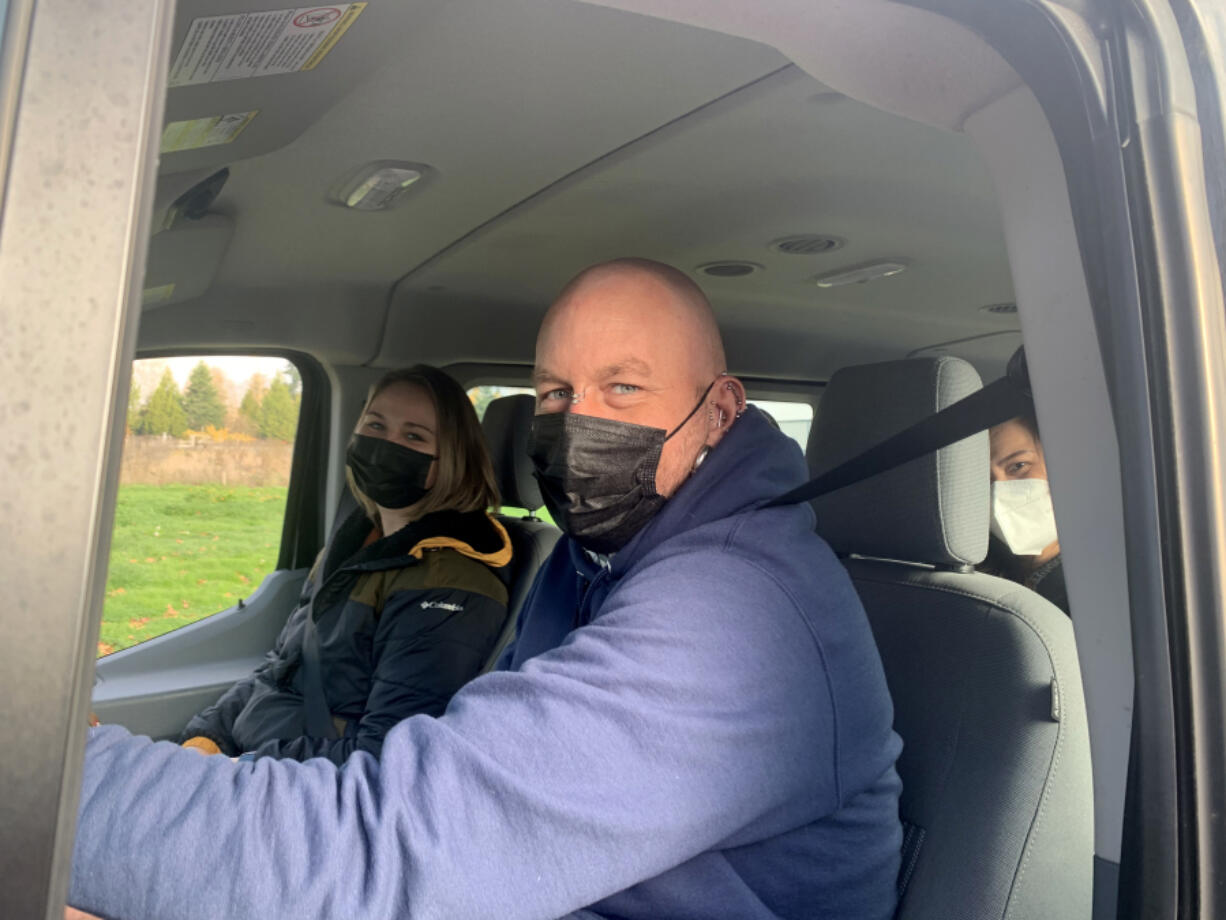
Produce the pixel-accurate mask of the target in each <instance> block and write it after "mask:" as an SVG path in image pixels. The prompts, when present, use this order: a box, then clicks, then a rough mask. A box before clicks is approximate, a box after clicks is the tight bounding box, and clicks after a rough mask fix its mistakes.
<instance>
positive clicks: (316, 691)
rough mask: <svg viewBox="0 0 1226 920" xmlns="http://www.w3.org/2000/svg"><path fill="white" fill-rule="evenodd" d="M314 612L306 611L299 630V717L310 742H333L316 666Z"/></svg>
mask: <svg viewBox="0 0 1226 920" xmlns="http://www.w3.org/2000/svg"><path fill="white" fill-rule="evenodd" d="M314 614H315V611H313V610H308V611H307V616H306V622H305V623H304V624H303V628H302V710H303V712H302V714H303V721H304V722H306V730H307V734H308V735H310V736H311V737H312V738H326V739H328V740H332V739H335V738H336V725H335V724H334V723H333V722H332V711H331V710H330V709H329V708H328V700H327V698H326V697H325V696H324V680H323V668H322V666H321V665H320V662H319V632H318V630H317V629H316V628H315V616H314Z"/></svg>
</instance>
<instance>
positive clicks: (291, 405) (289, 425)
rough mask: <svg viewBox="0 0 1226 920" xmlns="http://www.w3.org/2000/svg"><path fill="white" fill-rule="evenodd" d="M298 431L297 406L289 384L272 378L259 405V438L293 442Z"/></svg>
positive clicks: (278, 378)
mask: <svg viewBox="0 0 1226 920" xmlns="http://www.w3.org/2000/svg"><path fill="white" fill-rule="evenodd" d="M297 429H298V406H297V403H296V401H295V399H294V397H293V395H292V394H291V393H290V388H289V384H288V383H286V382H285V380H284V379H283V378H282V377H281V376H280V375H278V376H276V377H274V378H273V381H272V383H271V384H270V385H269V387H268V393H267V394H265V396H264V399H263V402H262V403H261V404H260V437H261V438H277V439H279V440H282V441H292V440H294V432H295V431H297Z"/></svg>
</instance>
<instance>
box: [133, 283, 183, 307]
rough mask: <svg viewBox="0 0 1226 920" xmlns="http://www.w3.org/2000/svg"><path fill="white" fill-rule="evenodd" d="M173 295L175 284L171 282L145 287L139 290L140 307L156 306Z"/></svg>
mask: <svg viewBox="0 0 1226 920" xmlns="http://www.w3.org/2000/svg"><path fill="white" fill-rule="evenodd" d="M174 296H175V286H174V285H173V284H160V285H158V286H157V287H147V288H145V289H144V290H143V291H141V297H140V303H141V306H142V307H157V306H161V305H162V304H164V303H166V302H167V301H168V300H170V298H172V297H174Z"/></svg>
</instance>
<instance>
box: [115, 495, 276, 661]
mask: <svg viewBox="0 0 1226 920" xmlns="http://www.w3.org/2000/svg"><path fill="white" fill-rule="evenodd" d="M285 495H286V488H285V487H284V486H279V487H278V486H271V487H262V488H252V487H246V486H239V487H234V488H230V487H226V486H220V485H209V486H188V485H164V486H156V485H123V486H120V489H119V500H118V502H117V504H116V507H115V535H114V538H113V540H112V543H111V567H110V572H109V573H108V577H107V583H106V601H105V605H104V607H103V611H102V634H101V637H100V641H99V643H98V653H99V654H100V655H104V654H109V653H110V652H113V651H118V650H119V649H121V648H127V647H128V646H130V645H135V644H136V643H138V642H143V641H144V640H146V639H152V638H153V637H154V636H159V635H161V634H162V633H165V632H169V631H170V630H172V629H177V628H178V627H180V626H185V625H186V624H188V623H191V622H192V621H194V620H199V619H201V618H203V617H207V616H209V615H210V614H213V613H216V612H217V611H219V610H224V609H226V608H227V607H231V606H233V605H234V604H235V603H237V602H238V600H239V599H240V598H243V597H246V596H247V595H249V594H250V593H251V592H252V591H253V590H255V588H256V586H257V585H259V583H260V581H261V580H262V579H263V578H264V576H265V575H267V574H268V573H269V572H271V571H272V570H273V569H274V568H275V567H276V565H277V552H278V549H279V547H280V544H281V524H282V521H283V519H284V517H285Z"/></svg>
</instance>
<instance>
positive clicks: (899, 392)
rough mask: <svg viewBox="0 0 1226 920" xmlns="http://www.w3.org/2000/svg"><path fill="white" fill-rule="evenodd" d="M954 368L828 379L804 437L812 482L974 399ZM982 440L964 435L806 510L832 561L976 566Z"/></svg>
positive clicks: (983, 547)
mask: <svg viewBox="0 0 1226 920" xmlns="http://www.w3.org/2000/svg"><path fill="white" fill-rule="evenodd" d="M981 386H982V382H981V381H980V379H979V374H978V372H977V371H976V370H975V369H974V368H973V367H972V366H971V365H970V364H968V363H967V362H966V361H963V360H962V359H961V358H950V357H939V358H914V359H908V360H905V361H887V362H885V363H882V364H863V365H860V366H857V367H847V368H844V369H842V370H840V371H838V372H837V373H836V374H835V375H834V376H833V377H831V378H830V383H829V384H828V385H827V386H826V389H825V391H824V392H823V393H822V398H821V402H820V403H819V405H818V411H817V418H816V419H814V423H813V429H812V431H811V432H810V434H809V450H808V453H807V456H808V460H809V468H810V470H812V471H813V473H814V475H816V474H818V473H822V472H825V471H826V470H828V469H831V468H833V467H835V466H837V465H838V464H840V463H842V462H843V461H844V460H848V459H850V458H852V457H854V456H856V454H859V453H861V452H862V451H864V450H866V449H867V448H869V447H872V446H874V445H876V444H878V443H880V442H881V441H884V440H885V439H886V438H887V437H889V436H890V435H893V434H896V433H897V432H899V431H901V430H902V429H904V428H906V427H908V426H910V425H913V424H914V423H916V422H918V421H919V420H920V419H921V418H924V417H925V416H928V415H931V414H932V413H934V412H937V411H939V410H940V409H944V408H945V407H946V406H948V405H950V404H951V403H955V402H957V401H958V400H959V399H962V398H963V397H964V396H968V395H970V394H971V393H973V392H975V391H976V390H978V389H980V388H981ZM990 494H991V488H990V484H989V461H988V434H987V432H986V431H984V432H980V433H978V434H975V435H972V436H971V437H969V438H966V439H965V440H962V441H959V442H957V443H956V444H952V445H950V446H949V447H945V448H942V449H941V450H939V451H937V452H935V453H932V454H928V455H926V456H923V457H918V458H917V459H915V460H912V461H911V462H909V463H905V464H903V465H902V466H900V467H896V468H895V469H892V470H888V471H887V472H884V473H880V474H878V475H877V476H872V477H870V478H868V479H866V480H864V481H863V482H859V483H856V484H855V485H851V486H847V487H846V488H843V489H839V490H838V491H836V492H832V493H830V494H829V495H824V496H822V497H821V498H818V499H816V500H815V501H814V502H813V508H814V510H815V511H816V512H817V532H818V533H820V534H821V535H822V536H823V537H824V538H825V539H826V541H827V542H828V543H829V544H830V545H831V546H832V547H833V548H834V550H835V552H838V553H843V554H849V553H855V554H857V555H862V556H873V557H877V558H882V559H896V560H901V561H905V562H925V563H930V564H933V565H942V566H948V565H954V566H961V565H976V564H978V563H980V562H982V561H983V557H984V556H985V555H986V553H987V548H988V515H989V511H990Z"/></svg>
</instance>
